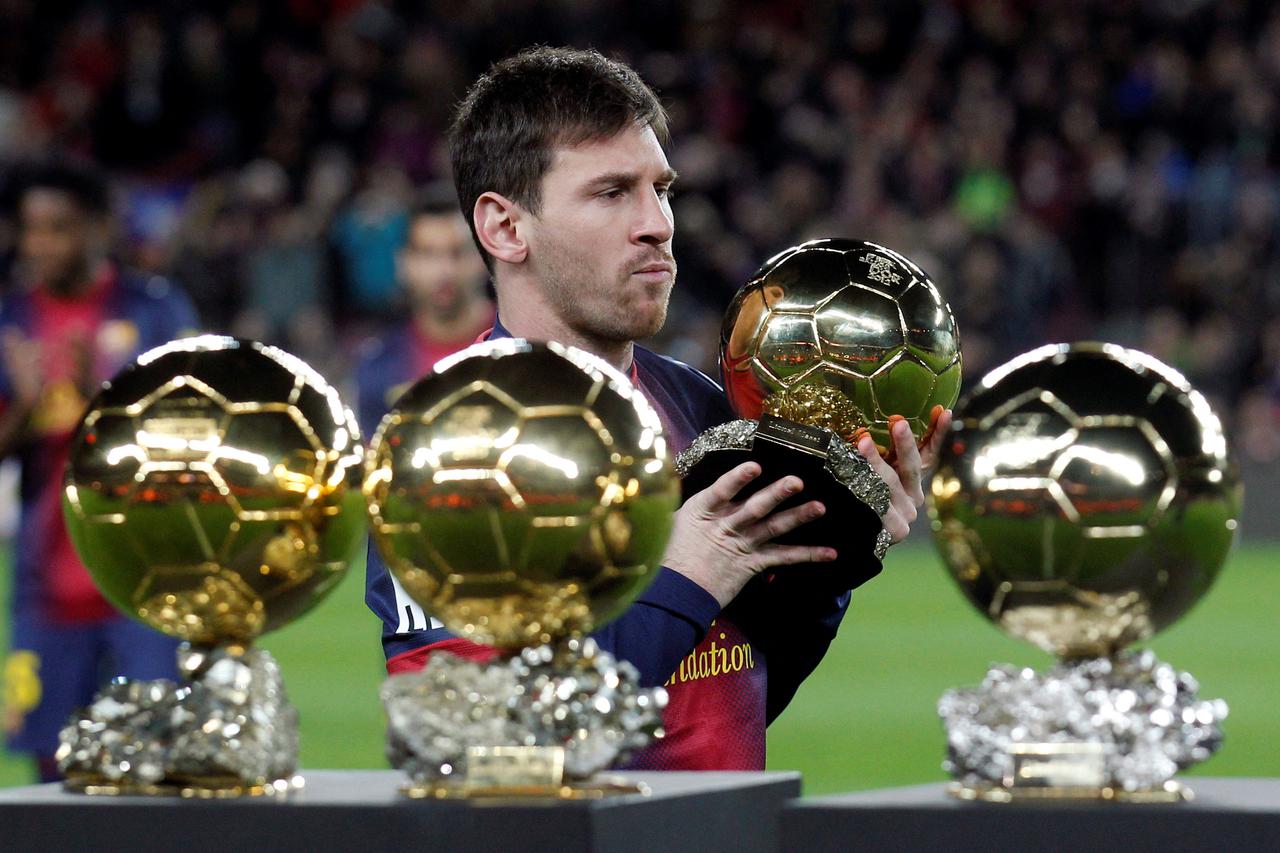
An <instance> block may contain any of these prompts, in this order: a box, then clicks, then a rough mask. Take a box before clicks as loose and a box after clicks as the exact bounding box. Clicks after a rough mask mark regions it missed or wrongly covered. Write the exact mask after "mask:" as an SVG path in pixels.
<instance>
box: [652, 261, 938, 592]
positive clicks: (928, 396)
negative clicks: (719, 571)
mask: <svg viewBox="0 0 1280 853" xmlns="http://www.w3.org/2000/svg"><path fill="white" fill-rule="evenodd" d="M960 370H961V365H960V337H959V332H958V330H957V328H956V322H955V318H954V317H953V316H952V314H951V309H950V308H949V307H948V306H947V303H946V302H945V301H944V300H943V299H942V297H941V295H940V294H939V293H938V290H937V288H936V287H935V286H934V285H933V282H932V281H931V280H930V279H929V276H928V275H926V274H925V273H924V272H923V271H922V270H921V269H920V268H919V267H918V266H916V265H915V264H914V263H912V262H911V261H910V260H908V259H907V258H905V257H903V256H902V255H900V254H899V253H897V252H895V251H893V250H892V249H887V248H885V247H884V246H880V245H878V244H875V243H868V242H864V241H861V240H849V239H836V238H828V239H822V240H811V241H809V242H807V243H803V244H801V245H799V246H794V247H792V248H790V249H787V250H786V251H784V252H781V253H780V254H778V255H776V256H774V257H773V258H770V259H769V260H768V261H766V262H765V264H764V265H763V266H762V267H760V269H759V270H757V271H756V273H755V274H754V275H753V276H752V277H751V279H750V281H748V282H747V283H746V284H745V285H744V286H743V287H742V289H741V290H739V291H738V293H737V295H735V296H734V298H733V301H732V302H731V303H730V305H729V308H728V310H727V311H726V312H725V318H724V327H723V330H722V332H721V336H720V371H721V376H722V378H723V380H724V386H725V392H726V394H727V395H728V398H729V402H730V404H731V405H732V407H733V409H734V411H735V412H736V413H737V414H738V416H739V417H740V418H741V420H738V421H732V422H730V423H727V424H724V425H722V426H718V427H715V428H713V429H711V430H708V431H707V432H706V433H704V434H703V435H702V436H699V438H698V439H697V440H696V441H694V442H693V444H692V445H691V446H690V447H689V448H688V449H687V450H685V452H684V453H682V454H681V455H680V458H679V460H678V461H677V463H676V470H677V471H678V472H679V474H680V475H681V477H682V478H683V480H684V489H685V494H686V495H689V494H693V493H695V492H697V491H700V490H701V489H704V488H706V487H707V486H709V485H710V484H711V483H712V482H714V481H715V479H716V478H717V477H718V476H719V475H720V474H722V473H724V472H725V471H726V470H728V469H729V468H731V467H733V466H734V465H737V464H739V463H741V462H745V461H747V460H748V459H751V460H754V461H756V462H758V463H759V464H760V465H761V467H762V469H763V473H762V475H761V476H760V477H757V478H756V480H755V481H754V482H753V483H752V484H751V485H749V486H748V487H747V490H746V493H748V494H749V493H750V492H751V491H754V490H755V489H758V488H761V487H763V486H764V485H766V484H768V483H770V482H773V481H774V480H776V479H778V478H779V477H782V476H785V475H787V474H795V475H797V476H799V477H800V478H801V479H802V480H803V481H804V484H805V489H804V491H803V492H802V493H801V494H800V495H797V496H795V497H793V498H791V499H790V500H788V501H787V502H786V503H785V504H784V505H783V506H784V507H791V506H798V505H800V504H802V503H805V502H807V501H809V500H812V499H815V498H816V499H818V500H821V501H822V502H823V504H824V505H825V506H826V508H827V512H826V514H825V515H823V516H822V517H821V518H819V519H817V520H815V521H811V522H809V523H807V524H805V525H804V526H803V527H801V528H799V529H797V530H795V531H792V532H791V533H789V534H787V535H785V536H783V537H780V538H779V540H778V541H779V542H783V543H796V544H809V543H814V542H817V543H822V544H830V545H838V547H837V553H838V554H839V557H838V562H837V564H836V565H835V566H826V567H824V570H825V571H824V574H831V573H833V572H834V573H839V574H840V575H841V576H842V577H843V578H844V581H843V586H844V588H845V589H851V588H853V587H855V586H857V585H859V584H861V583H863V582H865V581H866V580H868V579H870V578H871V577H874V576H875V575H876V574H877V573H878V572H879V571H880V563H879V560H880V559H881V558H883V557H884V554H885V551H886V549H887V548H888V547H889V543H890V542H891V541H892V539H891V537H890V536H889V534H888V532H887V531H886V530H884V528H883V525H882V523H881V518H882V517H883V516H884V514H885V513H886V512H887V511H888V509H889V491H888V487H887V486H886V485H885V484H884V482H883V481H881V480H880V478H879V477H878V476H877V475H876V474H875V472H874V471H873V470H872V469H871V467H870V465H869V464H868V463H867V462H866V460H864V459H863V458H862V456H861V455H860V454H859V453H858V452H857V450H856V449H854V447H853V445H855V444H856V442H857V440H858V438H859V436H860V435H861V434H863V433H864V432H870V433H871V435H872V436H873V437H874V438H875V441H876V443H877V445H879V447H880V448H881V450H882V452H888V451H889V449H890V448H891V447H892V446H893V442H892V441H891V439H890V438H889V426H890V418H891V417H892V416H900V417H903V418H904V419H906V421H907V422H908V423H909V424H910V425H911V429H912V432H914V433H915V435H916V437H917V439H921V438H922V437H923V436H924V435H925V432H926V430H927V429H928V428H929V425H930V419H931V416H932V414H933V412H934V409H935V408H936V407H938V406H941V407H942V408H949V407H950V406H951V405H952V404H953V403H955V401H956V397H957V395H958V394H959V391H960ZM869 554H874V556H875V558H876V559H874V560H871V559H868V555H869ZM748 594H750V593H748Z"/></svg>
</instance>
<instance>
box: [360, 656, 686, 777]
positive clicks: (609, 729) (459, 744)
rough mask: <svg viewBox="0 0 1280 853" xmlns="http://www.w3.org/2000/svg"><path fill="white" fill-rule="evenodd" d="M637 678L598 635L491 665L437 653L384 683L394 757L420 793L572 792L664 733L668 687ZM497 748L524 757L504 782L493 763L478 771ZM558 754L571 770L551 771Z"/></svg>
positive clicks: (559, 760)
mask: <svg viewBox="0 0 1280 853" xmlns="http://www.w3.org/2000/svg"><path fill="white" fill-rule="evenodd" d="M638 680H639V675H638V673H637V672H636V670H635V667H633V666H632V665H631V664H629V663H627V662H626V661H618V660H616V659H615V658H614V657H613V656H612V655H610V654H608V653H607V652H602V651H600V650H599V649H598V648H597V646H596V644H595V642H594V641H593V640H590V639H579V638H571V639H569V640H566V641H565V642H563V643H562V644H561V645H560V646H558V647H552V646H537V647H535V648H528V649H524V650H522V651H521V652H520V653H519V654H518V655H515V656H513V657H511V658H509V659H507V660H500V661H494V662H491V663H484V664H481V663H476V662H474V661H470V660H466V659H464V658H460V657H456V656H454V655H450V654H447V653H436V654H433V655H432V656H431V658H430V660H429V661H428V663H427V666H426V667H425V668H424V669H423V670H422V671H421V672H416V673H410V674H406V675H393V676H391V677H390V678H388V679H387V680H386V681H385V682H384V683H383V686H382V702H383V706H384V707H385V709H386V712H387V721H388V726H387V729H388V731H387V758H388V760H389V761H390V762H391V765H392V766H393V767H396V768H398V769H400V770H403V771H404V772H405V773H407V774H408V775H409V778H410V780H411V782H412V784H411V786H410V788H409V789H408V791H409V793H410V794H411V795H413V796H450V795H454V794H456V793H459V792H460V793H463V794H466V795H475V794H481V793H483V792H484V791H485V790H494V789H512V791H513V792H514V793H521V792H522V791H521V790H518V789H529V790H527V791H523V792H525V793H532V794H543V795H546V794H548V793H550V794H551V795H556V796H559V794H556V793H555V792H556V790H558V789H560V788H567V789H569V790H570V792H571V793H572V790H573V789H575V788H585V787H590V786H591V783H590V782H589V780H591V779H592V777H593V776H594V775H595V774H596V773H598V772H600V771H602V770H605V769H607V768H610V767H614V766H616V765H617V764H619V763H621V762H623V761H625V760H626V758H627V756H629V755H630V754H631V753H632V752H634V751H635V750H638V749H641V748H643V747H644V746H646V745H647V744H648V743H649V742H650V741H651V740H652V739H653V738H655V737H661V735H662V709H663V708H664V707H665V706H666V702H667V694H666V691H665V690H663V689H662V688H661V687H655V688H647V689H646V688H641V687H639V686H638ZM495 748H496V750H497V751H498V752H499V753H501V752H503V751H507V752H510V753H514V754H515V755H516V756H518V757H519V759H520V760H519V761H518V762H517V763H516V764H513V765H511V766H512V767H513V770H512V771H511V772H510V773H509V774H508V775H507V776H506V778H505V779H497V780H493V779H492V777H491V774H492V773H493V770H494V767H495V765H494V764H493V763H492V761H491V760H490V762H489V763H488V764H487V765H486V767H484V768H480V767H472V766H471V765H472V764H474V763H476V761H477V759H478V757H479V756H489V755H490V753H493V752H494V751H495ZM553 758H554V760H555V762H557V763H558V767H559V768H560V770H561V771H562V773H559V774H556V775H552V774H551V773H550V772H548V770H547V767H548V765H549V763H550V762H551V760H552V759H553ZM522 768H523V769H522ZM482 774H483V775H484V776H485V779H484V780H480V779H479V777H480V776H481V775H482ZM522 780H524V781H523V782H522ZM608 787H609V786H604V787H603V789H605V790H607V789H608ZM619 790H620V791H621V790H622V789H619ZM628 790H630V789H628ZM427 792H431V793H427Z"/></svg>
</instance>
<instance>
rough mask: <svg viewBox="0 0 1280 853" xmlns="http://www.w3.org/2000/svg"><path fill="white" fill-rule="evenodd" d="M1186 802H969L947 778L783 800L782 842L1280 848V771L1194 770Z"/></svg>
mask: <svg viewBox="0 0 1280 853" xmlns="http://www.w3.org/2000/svg"><path fill="white" fill-rule="evenodd" d="M1192 784H1194V785H1195V788H1196V797H1195V799H1194V800H1192V801H1189V802H1181V803H1173V804H1166V805H1145V804H1143V805H1138V804H1134V803H1132V802H1127V801H1124V800H1119V801H1114V802H1103V801H1098V800H1078V799H1073V800H1063V799H1043V798H1041V799H1027V800H1018V801H1017V802H1016V803H1015V804H1013V805H1008V806H996V805H989V804H987V803H985V802H981V801H979V802H964V801H961V800H957V799H956V798H955V797H953V796H951V795H950V794H949V793H948V790H947V789H948V786H947V784H946V783H943V782H937V783H932V784H928V785H913V786H910V787H904V788H887V789H882V790H877V791H859V792H856V793H850V794H838V795H834V796H824V797H811V798H805V799H803V800H797V801H793V802H791V803H788V804H787V805H786V806H784V807H783V810H782V819H781V833H782V844H781V847H780V848H779V849H782V850H804V851H806V853H823V852H824V851H828V850H829V851H844V850H847V849H849V846H850V839H855V840H856V843H857V849H858V850H859V853H881V851H885V853H888V851H892V853H926V851H927V853H934V851H938V850H945V851H947V853H971V851H972V853H1026V852H1027V851H1032V850H1034V851H1037V853H1042V851H1044V853H1074V852H1075V851H1081V850H1089V851H1093V850H1116V851H1124V853H1147V852H1148V851H1150V852H1151V853H1171V851H1175V850H1176V851H1178V853H1200V851H1204V853H1219V851H1222V850H1241V851H1243V850H1277V849H1280V779H1275V778H1266V779H1223V778H1212V777H1205V776H1197V777H1196V778H1195V779H1194V780H1193V781H1192Z"/></svg>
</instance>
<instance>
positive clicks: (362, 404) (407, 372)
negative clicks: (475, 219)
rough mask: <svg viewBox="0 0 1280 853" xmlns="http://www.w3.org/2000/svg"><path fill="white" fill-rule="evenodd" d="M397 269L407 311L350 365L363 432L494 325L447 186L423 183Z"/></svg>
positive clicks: (479, 267)
mask: <svg viewBox="0 0 1280 853" xmlns="http://www.w3.org/2000/svg"><path fill="white" fill-rule="evenodd" d="M396 276H397V278H398V280H399V282H400V287H401V289H402V291H403V295H404V300H405V302H406V303H407V304H406V307H407V308H408V317H407V318H406V319H405V320H404V322H402V323H401V324H400V325H398V326H393V327H390V328H389V329H388V330H386V331H385V332H383V333H382V334H380V335H378V336H377V337H375V338H373V339H370V340H369V341H367V342H366V343H365V345H364V346H363V347H362V352H361V357H360V361H359V365H358V367H357V368H356V386H357V389H358V399H359V403H358V408H359V418H360V427H361V429H362V430H363V431H364V433H365V437H366V438H368V437H370V436H372V435H373V431H374V430H375V429H376V428H377V426H378V422H379V421H380V420H381V419H382V416H383V415H384V414H386V413H387V412H388V411H390V409H391V406H392V404H393V403H394V402H395V401H396V399H397V398H398V397H399V396H400V395H401V394H403V393H404V392H405V390H406V389H408V387H409V386H410V385H411V384H413V383H414V382H415V381H417V380H418V379H420V378H422V377H423V376H426V375H427V374H428V373H430V372H431V367H432V365H434V364H435V363H436V362H437V361H439V360H440V359H442V358H444V357H445V356H446V355H449V354H451V353H454V352H457V351H458V350H460V349H462V348H463V347H465V346H468V345H470V344H472V343H474V342H475V341H476V339H477V338H478V337H479V336H481V335H483V334H484V333H486V332H487V331H488V330H489V329H490V328H492V326H493V317H494V307H493V303H492V302H491V301H490V299H489V296H488V293H487V282H488V276H487V274H486V272H485V268H484V262H483V261H482V260H481V259H480V253H479V252H477V251H476V247H475V244H473V243H472V242H471V233H470V231H468V230H467V223H466V220H464V219H463V218H462V215H461V214H460V213H459V212H458V200H457V196H456V195H454V193H453V188H452V187H451V186H448V185H435V186H432V187H429V188H427V189H426V190H425V191H424V192H423V195H422V198H421V200H420V201H419V202H418V205H417V206H416V207H415V208H414V209H413V210H412V211H411V212H410V214H409V224H408V231H407V234H406V237H405V242H404V245H403V246H401V247H400V249H399V251H398V252H397V253H396Z"/></svg>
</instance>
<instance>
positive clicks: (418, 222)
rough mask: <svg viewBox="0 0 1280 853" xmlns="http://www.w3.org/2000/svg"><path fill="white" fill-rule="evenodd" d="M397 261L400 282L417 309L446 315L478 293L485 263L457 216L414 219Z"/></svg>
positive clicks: (482, 279) (417, 217) (446, 215)
mask: <svg viewBox="0 0 1280 853" xmlns="http://www.w3.org/2000/svg"><path fill="white" fill-rule="evenodd" d="M398 261H399V268H400V279H401V281H402V282H403V283H404V286H405V289H406V290H407V291H408V294H409V298H410V300H411V301H412V302H413V303H414V304H415V305H417V306H421V307H424V308H426V309H428V310H430V311H433V312H436V313H441V314H448V313H450V312H452V311H456V310H460V309H461V308H462V307H463V306H464V305H466V304H467V303H468V302H469V301H470V299H471V298H472V297H474V296H476V295H478V294H479V293H481V286H482V283H483V281H484V261H482V260H481V259H480V253H479V252H477V251H476V247H475V244H474V243H472V242H471V235H470V233H469V232H468V231H467V224H466V222H465V221H464V220H463V219H462V216H461V215H460V214H441V215H439V216H436V215H419V216H415V217H414V218H413V221H412V222H410V223H409V236H408V239H406V240H405V244H404V246H403V248H401V249H400V255H399V258H398Z"/></svg>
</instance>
